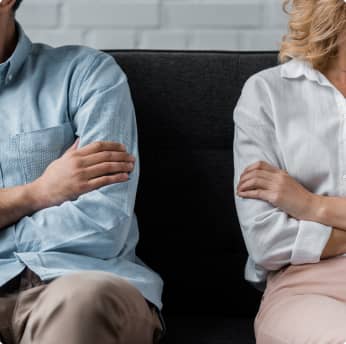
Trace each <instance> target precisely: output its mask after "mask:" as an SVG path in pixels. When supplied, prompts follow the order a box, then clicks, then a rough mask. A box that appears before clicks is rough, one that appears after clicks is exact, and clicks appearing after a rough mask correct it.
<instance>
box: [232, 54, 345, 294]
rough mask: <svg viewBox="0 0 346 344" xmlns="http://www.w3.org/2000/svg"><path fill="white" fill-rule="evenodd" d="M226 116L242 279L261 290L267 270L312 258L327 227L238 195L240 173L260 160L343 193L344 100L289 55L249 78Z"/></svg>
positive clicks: (324, 190)
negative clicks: (242, 248)
mask: <svg viewBox="0 0 346 344" xmlns="http://www.w3.org/2000/svg"><path fill="white" fill-rule="evenodd" d="M233 118H234V141H233V154H234V155H233V158H234V198H235V205H236V211H237V215H238V220H239V223H240V226H241V230H242V234H243V238H244V241H245V245H246V248H247V251H248V259H247V262H246V266H245V279H246V280H247V281H249V282H250V283H251V284H252V285H253V286H254V287H256V288H257V289H259V290H261V291H263V290H264V289H265V286H266V277H267V274H268V271H270V270H279V269H280V268H282V267H283V266H285V265H287V264H304V263H317V262H319V261H320V257H321V254H322V252H323V249H324V247H325V246H326V244H327V241H328V239H329V236H330V234H331V231H332V227H331V226H326V225H324V224H321V223H319V222H314V221H305V220H298V219H295V218H293V217H291V216H290V215H288V214H287V213H285V212H284V211H282V210H281V209H280V208H277V207H275V206H273V205H272V204H271V203H269V202H267V201H263V200H260V199H254V198H244V197H240V196H237V194H236V189H237V185H238V183H239V176H240V174H241V173H242V171H243V170H244V169H245V168H246V167H247V166H248V165H250V164H252V163H254V162H256V161H258V160H264V161H266V162H268V163H270V164H271V165H274V166H276V167H278V168H280V169H284V170H286V171H287V172H288V174H289V175H290V176H291V177H293V178H295V180H297V181H298V182H299V183H300V184H302V185H303V186H304V187H305V188H307V189H308V190H309V191H311V192H313V193H315V194H319V195H327V196H344V195H345V194H346V124H345V121H346V100H345V98H344V96H343V95H342V93H341V92H340V91H339V90H338V89H337V88H336V87H335V86H334V85H333V84H331V83H330V81H329V80H328V79H327V78H326V77H325V76H324V75H323V74H322V73H320V72H319V71H318V70H316V69H314V68H312V66H311V65H310V64H309V63H308V62H303V61H301V60H298V59H292V60H290V61H289V62H286V63H284V64H280V65H278V66H275V67H271V68H267V69H264V70H262V71H260V72H258V73H256V74H254V75H252V76H251V77H250V78H248V79H247V81H246V82H245V84H244V86H243V89H242V92H241V96H240V98H239V100H238V102H237V105H236V107H235V109H234V114H233ZM343 255H346V254H343Z"/></svg>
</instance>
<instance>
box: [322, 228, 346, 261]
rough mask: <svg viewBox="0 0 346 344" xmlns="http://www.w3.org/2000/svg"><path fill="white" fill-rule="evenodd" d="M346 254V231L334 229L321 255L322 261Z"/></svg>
mask: <svg viewBox="0 0 346 344" xmlns="http://www.w3.org/2000/svg"><path fill="white" fill-rule="evenodd" d="M344 253H346V231H344V230H342V229H340V228H334V227H333V230H332V232H331V234H330V237H329V240H328V242H327V244H326V246H325V247H324V250H323V252H322V254H321V259H325V258H330V257H334V256H338V255H341V254H344Z"/></svg>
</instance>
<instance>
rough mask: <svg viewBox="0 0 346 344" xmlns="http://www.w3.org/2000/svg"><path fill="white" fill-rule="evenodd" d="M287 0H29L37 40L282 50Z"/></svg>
mask: <svg viewBox="0 0 346 344" xmlns="http://www.w3.org/2000/svg"><path fill="white" fill-rule="evenodd" d="M282 2H283V0H94V1H91V0H24V1H23V3H22V5H21V7H20V8H19V9H18V12H17V19H18V21H19V22H20V23H21V24H22V26H23V27H24V29H25V31H26V32H27V34H28V35H29V37H30V38H31V40H32V41H33V42H43V43H48V44H50V45H52V46H59V45H65V44H82V45H88V46H91V47H94V48H97V49H113V48H114V49H213V50H277V49H278V48H279V42H280V41H281V38H282V35H283V34H285V33H286V26H287V16H286V14H284V13H283V11H282V9H281V6H282Z"/></svg>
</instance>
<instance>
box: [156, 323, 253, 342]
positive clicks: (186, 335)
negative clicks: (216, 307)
mask: <svg viewBox="0 0 346 344" xmlns="http://www.w3.org/2000/svg"><path fill="white" fill-rule="evenodd" d="M253 322H254V319H253V318H222V317H217V316H215V317H201V316H199V317H184V316H178V317H169V318H168V319H167V328H168V331H167V336H166V337H165V339H164V340H163V341H162V343H163V344H177V343H179V344H192V343H198V344H255V343H256V341H255V337H254V335H253V333H254V329H253Z"/></svg>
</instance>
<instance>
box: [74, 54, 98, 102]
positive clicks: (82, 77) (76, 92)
mask: <svg viewBox="0 0 346 344" xmlns="http://www.w3.org/2000/svg"><path fill="white" fill-rule="evenodd" d="M102 54H103V53H102V52H100V53H98V54H96V55H88V62H89V61H90V60H91V62H90V64H89V67H87V68H86V70H85V72H84V73H81V74H80V77H79V79H78V80H77V82H76V84H77V87H76V88H75V89H74V90H73V91H72V104H74V105H75V107H74V108H75V109H77V107H78V99H79V95H80V89H81V85H82V83H83V82H84V81H85V80H86V77H87V75H88V74H89V71H90V70H91V68H92V67H93V66H94V64H95V62H96V59H97V58H98V57H99V56H101V55H102Z"/></svg>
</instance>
